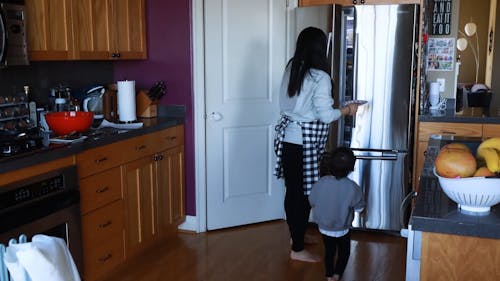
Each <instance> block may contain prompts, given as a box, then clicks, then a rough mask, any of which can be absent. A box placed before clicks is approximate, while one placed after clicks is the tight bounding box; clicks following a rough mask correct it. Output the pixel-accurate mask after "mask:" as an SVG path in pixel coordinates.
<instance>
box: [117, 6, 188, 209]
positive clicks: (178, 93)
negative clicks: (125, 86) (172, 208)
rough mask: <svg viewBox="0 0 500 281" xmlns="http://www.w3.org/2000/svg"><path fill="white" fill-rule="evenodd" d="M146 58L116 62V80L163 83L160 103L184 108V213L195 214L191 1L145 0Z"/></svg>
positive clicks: (138, 85)
mask: <svg viewBox="0 0 500 281" xmlns="http://www.w3.org/2000/svg"><path fill="white" fill-rule="evenodd" d="M146 29H147V46H148V59H147V60H145V61H124V62H116V63H115V69H114V73H115V77H114V78H115V81H118V80H124V79H128V80H135V81H136V88H137V89H139V88H142V89H149V88H151V86H153V84H154V82H156V81H159V80H163V81H165V82H166V85H167V93H166V95H165V96H164V97H163V99H162V100H161V103H162V104H171V105H184V106H185V107H186V121H185V143H186V145H185V150H186V154H185V157H186V160H185V162H186V213H187V215H192V216H193V215H196V202H195V200H196V199H195V181H194V121H193V116H194V114H193V102H194V98H193V88H192V81H191V79H192V72H191V1H190V0H184V1H165V0H147V1H146Z"/></svg>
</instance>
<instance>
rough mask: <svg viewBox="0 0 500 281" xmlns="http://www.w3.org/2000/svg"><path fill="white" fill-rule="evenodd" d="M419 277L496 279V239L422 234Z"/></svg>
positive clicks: (499, 273) (430, 280)
mask: <svg viewBox="0 0 500 281" xmlns="http://www.w3.org/2000/svg"><path fill="white" fill-rule="evenodd" d="M420 261H421V264H420V280H421V281H435V280H457V281H460V280H464V281H466V280H482V281H496V280H500V268H499V266H498V265H499V264H500V240H499V239H488V238H479V237H471V236H461V235H451V234H442V233H431V232H423V233H422V252H421V259H420Z"/></svg>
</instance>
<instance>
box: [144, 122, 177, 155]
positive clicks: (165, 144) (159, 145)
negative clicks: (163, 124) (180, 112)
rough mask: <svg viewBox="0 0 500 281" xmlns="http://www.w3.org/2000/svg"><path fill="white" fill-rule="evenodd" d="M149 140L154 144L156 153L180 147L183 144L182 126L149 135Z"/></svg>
mask: <svg viewBox="0 0 500 281" xmlns="http://www.w3.org/2000/svg"><path fill="white" fill-rule="evenodd" d="M150 138H151V139H152V140H153V141H154V143H155V147H156V151H162V150H165V149H169V148H172V147H176V146H179V145H182V144H184V126H183V125H179V126H175V127H171V128H168V129H165V130H162V131H159V132H157V133H154V134H151V135H150Z"/></svg>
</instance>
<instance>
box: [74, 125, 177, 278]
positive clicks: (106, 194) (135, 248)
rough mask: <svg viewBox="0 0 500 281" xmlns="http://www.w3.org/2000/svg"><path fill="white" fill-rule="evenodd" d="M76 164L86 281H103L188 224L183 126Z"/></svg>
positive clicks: (100, 150)
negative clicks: (132, 259) (182, 225)
mask: <svg viewBox="0 0 500 281" xmlns="http://www.w3.org/2000/svg"><path fill="white" fill-rule="evenodd" d="M76 163H77V169H78V175H79V185H80V195H81V212H82V229H83V245H84V251H83V256H84V277H85V280H86V281H88V280H91V281H92V280H101V279H103V278H104V277H105V276H107V274H109V273H110V272H111V271H113V270H115V269H116V268H117V267H118V266H121V265H125V264H126V262H127V261H128V260H130V259H131V258H132V257H134V256H136V255H137V254H138V253H140V252H142V251H143V250H144V249H146V248H148V247H149V246H152V245H154V244H155V243H157V242H159V241H161V239H160V238H164V237H167V236H168V235H170V234H172V233H175V231H176V230H177V227H178V226H179V224H180V223H182V222H183V221H184V219H185V205H184V188H185V183H184V181H185V179H184V126H183V125H178V126H174V127H170V128H167V129H164V130H160V131H157V132H153V133H150V134H146V135H142V136H137V137H133V138H130V139H126V140H122V141H118V142H115V143H112V144H108V145H104V146H99V147H96V148H93V149H89V150H86V151H83V152H81V153H79V154H78V155H77V156H76ZM106 239H107V240H106Z"/></svg>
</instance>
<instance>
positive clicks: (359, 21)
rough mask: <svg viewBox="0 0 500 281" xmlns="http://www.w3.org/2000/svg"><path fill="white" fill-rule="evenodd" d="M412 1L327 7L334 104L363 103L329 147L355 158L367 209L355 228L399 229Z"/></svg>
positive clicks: (411, 76)
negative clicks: (351, 152)
mask: <svg viewBox="0 0 500 281" xmlns="http://www.w3.org/2000/svg"><path fill="white" fill-rule="evenodd" d="M418 9H419V7H418V6H417V5H407V4H405V5H356V6H354V7H341V6H338V5H334V6H333V10H332V11H333V12H332V14H333V21H332V34H331V38H332V50H331V54H330V58H331V60H332V78H333V79H334V85H335V86H334V98H335V102H336V104H342V103H344V102H346V101H349V100H366V101H368V103H367V104H365V105H363V106H360V107H359V110H358V113H357V114H356V116H355V117H345V118H344V119H343V120H340V121H339V122H338V124H337V125H336V126H335V127H334V129H333V130H332V132H331V134H330V144H332V143H333V144H332V145H331V147H332V148H333V147H335V146H349V147H351V148H352V149H353V150H354V152H355V154H356V156H357V159H358V160H357V161H356V166H355V170H354V172H353V173H351V174H350V176H349V177H350V178H352V179H353V180H354V181H356V182H357V183H358V184H359V185H360V186H361V187H362V189H363V191H364V194H365V199H366V203H367V206H366V208H365V210H364V212H362V213H361V214H356V216H355V219H354V221H353V227H354V228H361V229H373V230H384V231H395V232H399V230H400V229H401V228H402V227H404V226H405V224H406V222H407V217H408V213H407V212H408V211H405V208H404V207H405V204H404V202H403V201H405V197H406V195H407V194H409V193H410V192H412V190H411V182H410V180H411V165H412V161H411V159H412V157H411V153H412V147H413V144H412V139H413V117H412V116H413V108H414V100H415V98H414V97H415V89H416V79H417V78H416V69H417V60H416V58H417V57H416V44H417V43H416V42H418V40H417V38H418V34H417V33H418V28H417V25H418V15H419V11H418Z"/></svg>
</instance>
